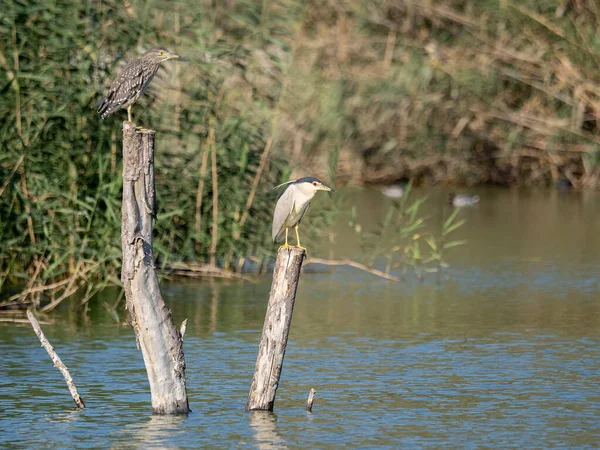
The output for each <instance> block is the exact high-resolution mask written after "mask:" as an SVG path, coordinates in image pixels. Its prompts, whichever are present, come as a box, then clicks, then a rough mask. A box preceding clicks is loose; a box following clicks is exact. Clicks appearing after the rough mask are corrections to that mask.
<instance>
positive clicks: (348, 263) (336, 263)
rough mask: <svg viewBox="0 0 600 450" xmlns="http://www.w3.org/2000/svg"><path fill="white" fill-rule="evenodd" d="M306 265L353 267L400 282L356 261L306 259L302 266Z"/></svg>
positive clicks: (398, 279)
mask: <svg viewBox="0 0 600 450" xmlns="http://www.w3.org/2000/svg"><path fill="white" fill-rule="evenodd" d="M307 264H323V265H325V266H350V267H354V268H356V269H360V270H364V271H365V272H369V273H371V274H373V275H375V276H378V277H380V278H385V279H386V280H390V281H402V279H401V278H398V277H395V276H394V275H390V274H389V273H385V272H382V271H381V270H377V269H373V268H372V267H369V266H367V265H365V264H361V263H359V262H356V261H352V260H351V259H341V260H335V259H321V258H308V259H307V260H306V261H305V262H304V265H307Z"/></svg>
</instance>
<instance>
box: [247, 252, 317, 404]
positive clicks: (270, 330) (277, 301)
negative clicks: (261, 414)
mask: <svg viewBox="0 0 600 450" xmlns="http://www.w3.org/2000/svg"><path fill="white" fill-rule="evenodd" d="M304 255H305V252H304V249H300V248H280V249H279V251H278V252H277V260H276V261H275V269H274V271H273V283H272V284H271V293H270V294H269V305H268V307H267V314H266V316H265V324H264V326H263V332H262V337H261V338H260V345H259V347H258V356H257V358H256V366H255V368H254V376H253V377H252V385H251V386H250V392H249V393H248V402H247V403H246V411H257V410H259V411H273V404H274V403H275V394H276V392H277V387H278V386H279V378H280V377H281V368H282V367H283V358H284V356H285V348H286V346H287V340H288V335H289V332H290V324H291V322H292V313H293V311H294V301H295V300H296V289H297V288H298V280H299V279H300V269H301V268H302V261H303V260H304Z"/></svg>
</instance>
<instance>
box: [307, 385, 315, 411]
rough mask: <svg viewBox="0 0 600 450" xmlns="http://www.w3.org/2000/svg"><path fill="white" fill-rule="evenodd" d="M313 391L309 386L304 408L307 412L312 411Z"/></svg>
mask: <svg viewBox="0 0 600 450" xmlns="http://www.w3.org/2000/svg"><path fill="white" fill-rule="evenodd" d="M316 393H317V391H315V390H314V389H313V388H310V392H309V393H308V400H306V410H307V411H308V412H312V407H313V402H314V401H315V394H316Z"/></svg>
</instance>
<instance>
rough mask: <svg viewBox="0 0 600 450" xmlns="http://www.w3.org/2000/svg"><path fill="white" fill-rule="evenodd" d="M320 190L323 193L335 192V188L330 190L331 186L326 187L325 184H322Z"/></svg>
mask: <svg viewBox="0 0 600 450" xmlns="http://www.w3.org/2000/svg"><path fill="white" fill-rule="evenodd" d="M319 189H320V190H321V191H329V192H335V189H333V188H330V187H329V186H325V185H324V184H321V185H320V186H319Z"/></svg>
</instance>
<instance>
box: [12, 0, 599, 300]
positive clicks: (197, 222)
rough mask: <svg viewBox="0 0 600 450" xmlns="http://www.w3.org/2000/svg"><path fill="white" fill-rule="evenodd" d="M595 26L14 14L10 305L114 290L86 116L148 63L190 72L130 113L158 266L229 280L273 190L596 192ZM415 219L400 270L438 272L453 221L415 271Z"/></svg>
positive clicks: (463, 11) (403, 12)
mask: <svg viewBox="0 0 600 450" xmlns="http://www.w3.org/2000/svg"><path fill="white" fill-rule="evenodd" d="M599 21H600V6H599V5H598V3H597V2H596V1H594V0H559V1H548V0H544V1H537V0H535V1H534V0H524V1H521V2H518V3H517V2H512V1H509V0H497V1H487V0H479V1H475V0H470V1H464V0H447V1H435V2H433V1H426V0H422V1H415V2H413V1H401V0H395V1H385V0H383V1H360V0H347V1H322V2H310V1H301V0H282V1H267V0H264V1H244V0H235V1H234V0H223V1H200V2H197V1H191V0H188V1H182V0H179V1H171V2H167V1H164V0H146V1H141V0H140V1H138V0H125V1H123V2H113V1H110V0H87V1H86V0H84V1H75V0H54V1H46V0H44V1H42V0H27V1H17V0H6V2H5V3H4V4H3V7H2V8H1V10H0V117H1V118H2V120H1V121H0V236H1V240H0V291H2V290H4V294H3V295H2V299H1V300H2V306H4V307H8V306H11V305H12V304H16V303H19V304H24V303H27V304H34V305H36V306H42V305H41V303H40V302H41V301H42V299H44V302H45V303H44V305H43V306H42V307H43V308H47V309H51V308H52V307H53V306H52V305H56V304H58V303H59V302H60V300H61V299H62V298H65V297H67V296H69V295H71V294H72V293H73V292H75V291H77V290H80V289H82V288H83V289H84V290H85V291H86V292H85V295H84V300H85V299H89V298H90V297H91V296H92V295H93V294H94V293H95V292H97V291H98V290H100V289H102V288H104V287H105V286H107V285H111V284H119V271H120V262H119V258H120V254H121V253H120V252H121V250H120V238H119V236H120V196H121V177H120V171H121V159H120V158H121V156H120V155H121V151H120V141H121V124H122V120H123V119H124V118H125V117H126V116H125V113H124V112H123V113H117V114H115V115H114V116H112V117H110V118H108V119H106V120H104V121H102V120H100V118H99V117H98V116H97V114H96V113H95V109H94V103H95V102H96V101H97V100H98V99H99V98H100V97H101V96H102V93H103V92H104V90H105V88H106V86H107V84H108V83H109V82H110V81H111V80H112V79H113V78H114V76H115V74H116V73H117V71H118V69H119V67H120V65H122V64H123V62H124V61H126V60H128V59H132V58H135V57H137V56H138V55H139V54H140V53H142V52H143V51H144V50H146V49H148V48H150V47H152V46H155V45H161V46H165V47H167V48H169V49H170V50H173V51H175V52H177V53H179V54H182V55H184V56H186V57H187V58H188V59H189V61H188V62H187V63H179V64H178V63H167V64H164V65H163V68H162V69H161V70H160V71H159V75H158V76H157V79H155V81H154V82H153V84H152V85H151V88H150V92H149V95H147V96H145V97H144V98H143V99H141V100H140V101H139V102H138V104H137V106H135V107H134V108H133V117H134V120H135V121H136V122H137V123H138V125H144V126H146V127H152V128H153V129H155V130H157V133H158V134H157V157H156V171H157V195H158V205H159V213H158V221H157V223H156V231H155V237H156V238H155V251H156V254H157V257H158V260H159V262H160V264H161V266H162V267H170V268H172V269H173V268H178V267H181V266H178V264H181V263H182V262H186V263H188V266H186V267H185V270H188V269H189V267H190V266H189V263H192V262H193V263H205V264H208V266H209V267H211V268H212V270H214V271H218V270H221V269H224V270H234V271H239V270H242V268H243V267H244V264H246V263H247V261H248V260H249V259H248V258H250V259H251V260H253V261H255V262H257V263H258V264H259V265H262V264H264V261H265V258H266V257H267V256H268V255H270V254H271V253H272V244H271V243H270V239H269V236H270V221H271V212H272V205H273V204H274V200H275V198H276V195H277V193H276V192H273V191H272V190H271V187H272V186H274V185H275V184H278V183H279V182H282V181H286V180H288V179H290V178H294V177H296V176H301V175H308V174H310V175H314V176H317V177H319V178H321V179H323V180H324V181H325V182H326V183H331V184H333V185H335V186H339V185H342V184H353V185H368V184H389V183H393V182H397V181H398V180H405V179H410V180H412V181H413V183H414V184H423V185H431V184H466V185H473V184H480V183H493V184H501V185H511V186H515V185H548V184H552V183H555V182H558V181H559V180H561V179H562V180H568V182H569V183H570V184H572V185H573V186H575V187H576V188H591V189H594V188H597V187H598V184H599V176H600V171H599V168H600V165H599V156H600V152H599V150H600V131H599V130H600V129H599V125H600V114H599V111H600V88H599V86H600V84H599V79H598V78H599V76H600V75H599V73H600V71H599V70H598V69H599V68H600V22H599ZM325 201H326V202H331V203H330V204H328V206H329V209H330V210H332V211H335V210H336V207H338V206H339V200H335V199H334V198H332V199H330V200H325ZM335 202H338V203H335ZM419 202H420V200H419V199H417V200H416V203H415V204H416V207H415V208H416V209H418V205H419ZM399 205H400V204H395V206H394V208H396V209H397V211H391V212H390V215H389V217H388V218H386V220H388V219H389V220H396V219H393V217H395V216H394V214H396V213H397V212H398V211H400V209H398V208H400V206H399ZM411 208H412V206H410V205H404V204H403V205H401V210H402V211H408V213H407V214H410V216H409V218H408V220H407V221H405V222H406V224H405V228H401V230H400V231H399V232H398V233H399V234H400V235H401V238H402V239H404V240H406V241H407V242H408V244H406V245H404V246H403V247H402V250H401V253H402V254H404V255H405V256H406V258H407V261H409V262H410V263H411V264H412V265H415V266H418V269H416V270H417V273H421V271H422V270H423V268H422V267H421V266H420V264H421V262H423V261H430V262H433V263H434V264H435V265H437V266H438V267H442V266H443V264H442V263H443V261H442V256H441V247H440V245H448V244H452V243H451V242H449V241H447V233H449V231H448V230H450V231H451V230H453V229H454V228H453V227H454V225H455V224H456V223H459V222H455V221H454V219H455V217H453V218H451V219H452V220H451V221H450V222H449V223H447V224H444V226H443V227H442V231H441V235H440V236H437V237H435V238H434V237H431V236H429V237H424V239H427V240H426V241H424V243H423V245H422V248H424V247H426V246H428V247H430V249H431V252H430V253H429V254H427V255H422V254H421V253H420V252H418V258H417V259H415V245H416V246H417V247H416V249H417V250H418V248H419V247H418V242H416V241H417V239H418V236H417V237H416V238H415V235H414V234H411V233H412V232H413V231H415V230H416V228H413V227H415V223H417V222H418V221H419V217H418V215H415V214H416V212H415V210H414V209H411ZM398 217H401V215H399V216H398ZM331 220H332V219H331V216H326V215H322V216H321V217H315V218H314V220H313V221H312V223H314V224H319V223H321V224H322V223H323V222H324V221H325V222H328V223H331ZM398 220H400V219H398ZM402 220H404V219H402ZM444 227H445V228H444ZM314 229H316V227H313V232H314ZM425 242H426V243H425ZM444 242H445V244H444ZM373 252H374V253H373V255H375V254H376V251H375V250H373ZM317 253H318V250H317ZM398 264H399V263H398V261H396V260H395V259H394V258H388V260H387V268H386V270H387V271H388V272H389V270H390V268H393V267H396V266H397V265H398ZM217 267H218V268H220V269H217ZM9 286H16V288H15V290H14V291H11V289H9V288H8V287H9ZM48 302H49V303H48Z"/></svg>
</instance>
